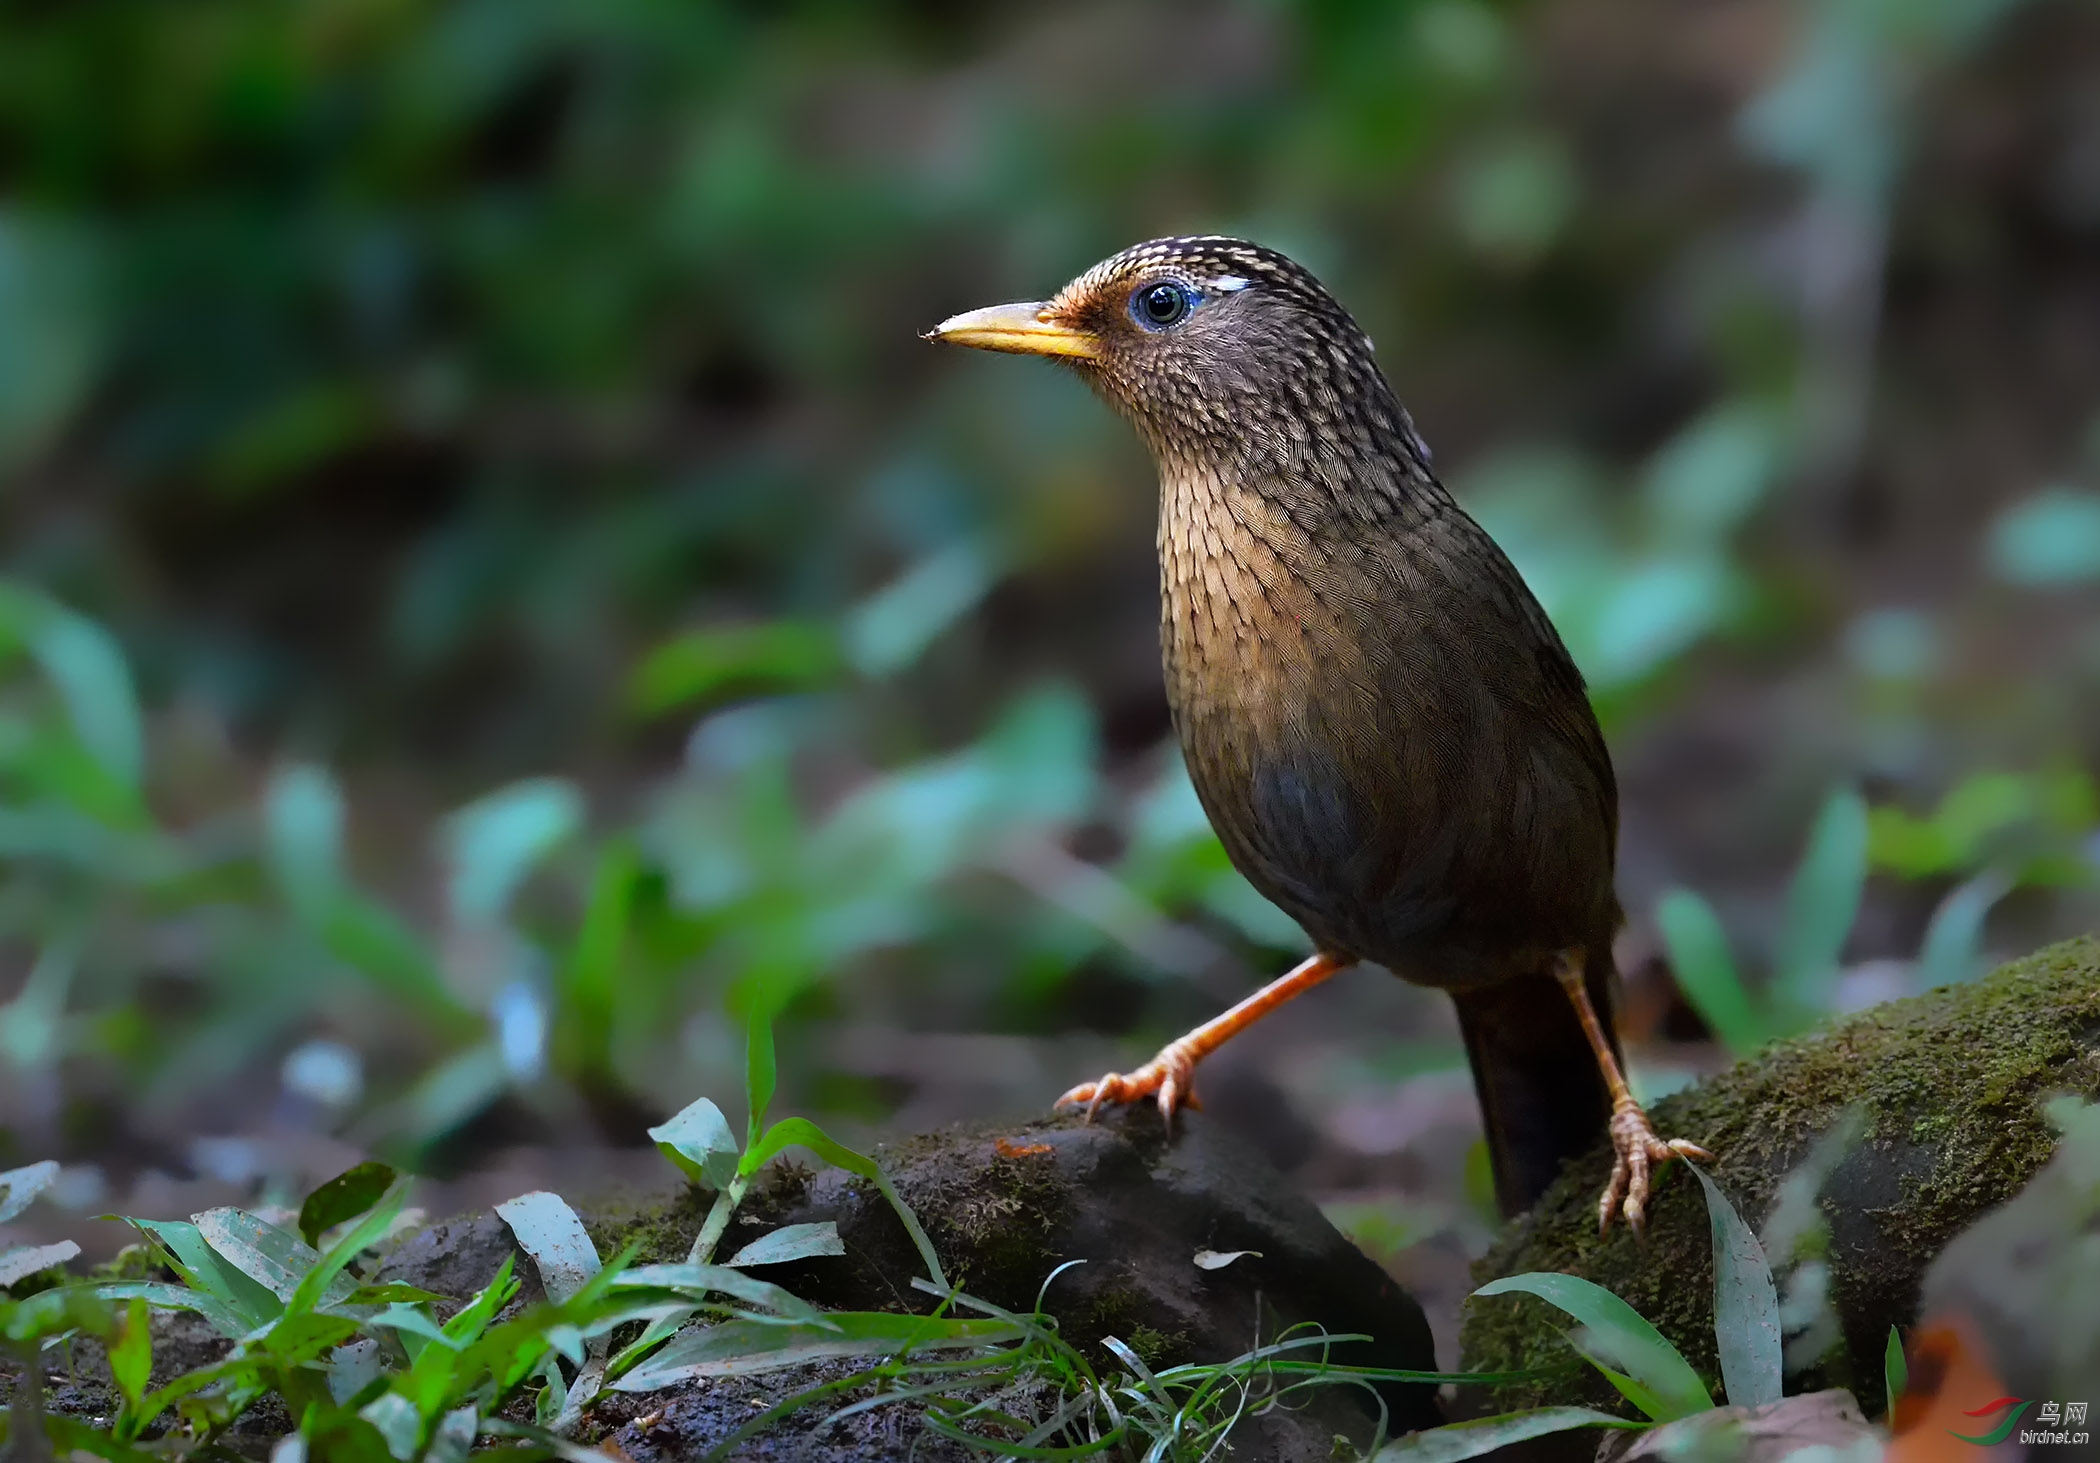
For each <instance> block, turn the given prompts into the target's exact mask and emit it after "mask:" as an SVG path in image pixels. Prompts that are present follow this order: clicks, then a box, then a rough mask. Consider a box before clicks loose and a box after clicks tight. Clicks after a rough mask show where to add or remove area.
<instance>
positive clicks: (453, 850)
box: [440, 777, 583, 925]
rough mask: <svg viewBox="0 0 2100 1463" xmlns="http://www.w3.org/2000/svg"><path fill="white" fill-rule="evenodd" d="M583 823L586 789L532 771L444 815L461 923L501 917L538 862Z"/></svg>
mask: <svg viewBox="0 0 2100 1463" xmlns="http://www.w3.org/2000/svg"><path fill="white" fill-rule="evenodd" d="M582 825H583V794H582V793H580V792H578V791H577V790H576V786H575V784H573V783H571V782H568V781H566V780H564V779H562V778H558V777H533V778H527V779H526V780H525V781H523V782H514V783H512V784H511V785H510V786H508V787H505V788H499V789H498V790H497V791H495V792H492V793H490V794H488V795H487V796H486V797H483V798H480V799H477V800H476V801H474V802H472V803H469V804H468V805H467V806H466V807H464V808H461V809H460V810H459V811H458V812H456V813H454V814H453V815H452V816H451V817H450V818H447V819H446V820H445V824H444V828H443V831H442V833H441V835H440V842H441V844H442V846H443V849H444V855H445V867H446V871H447V882H446V890H445V892H446V899H447V902H448V904H449V905H450V907H451V911H452V918H453V919H454V920H455V921H457V922H458V923H460V924H464V925H477V924H488V923H490V922H492V921H494V920H497V919H500V918H501V917H502V915H503V912H504V910H505V909H506V908H507V907H508V906H509V904H510V901H511V896H512V895H514V894H515V893H516V892H517V890H518V887H519V886H520V885H521V884H523V883H524V882H525V879H526V876H527V875H529V874H530V873H531V872H532V870H533V868H534V866H535V865H537V864H538V863H539V862H540V861H541V860H542V859H544V858H546V856H547V855H548V854H550V853H552V852H553V851H554V850H555V849H556V848H558V847H560V846H561V845H562V844H563V843H565V842H567V841H568V840H569V839H570V838H571V837H573V836H574V835H575V833H576V831H577V829H578V828H580V827H581V826H582Z"/></svg>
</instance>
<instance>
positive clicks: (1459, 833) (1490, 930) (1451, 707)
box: [1168, 653, 1610, 988]
mask: <svg viewBox="0 0 2100 1463" xmlns="http://www.w3.org/2000/svg"><path fill="white" fill-rule="evenodd" d="M1168 660H1169V700H1170V702H1171V704H1172V706H1173V709H1174V718H1175V727H1176V730H1177V732H1178V734H1179V736H1180V739H1181V744H1182V751H1183V755H1184V757H1185V759H1186V762H1187V765H1188V771H1189V777H1190V780H1191V782H1192V783H1193V784H1194V786H1195V789H1196V793H1197V796H1198V797H1199V798H1200V799H1201V801H1202V803H1203V806H1204V809H1205V811H1206V812H1207V813H1208V814H1209V815H1210V820H1211V824H1212V826H1213V827H1214V828H1215V829H1216V831H1217V833H1218V836H1219V839H1220V840H1221V841H1222V842H1223V844H1224V845H1225V849H1226V852H1227V854H1228V855H1229V856H1230V857H1231V859H1232V862H1233V864H1234V866H1235V867H1236V868H1238V869H1239V871H1240V872H1241V873H1242V874H1243V875H1245V876H1246V878H1247V879H1248V881H1249V882H1250V883H1252V884H1253V885H1254V887H1255V888H1256V889H1258V890H1259V891H1260V892H1261V893H1262V894H1263V895H1264V896H1265V897H1267V898H1268V899H1269V900H1270V901H1271V902H1273V903H1274V904H1276V905H1277V906H1278V907H1279V908H1281V909H1282V910H1283V911H1284V912H1285V913H1287V914H1289V915H1290V916H1291V917H1292V918H1293V919H1295V920H1297V921H1298V923H1299V924H1301V925H1302V926H1304V928H1305V931H1306V933H1307V934H1308V935H1309V936H1310V937H1311V939H1312V940H1313V942H1314V943H1315V945H1317V946H1318V947H1319V948H1321V949H1322V950H1325V951H1327V952H1329V953H1333V954H1342V955H1348V956H1352V957H1355V958H1359V959H1365V960H1371V961H1375V962H1377V963H1379V964H1383V965H1386V966H1388V967H1390V968H1392V969H1393V970H1394V971H1395V972H1396V973H1397V974H1400V975H1402V976H1403V977H1405V978H1407V979H1409V980H1411V981H1415V982H1417V983H1420V984H1425V985H1435V986H1440V987H1445V988H1457V987H1463V986H1469V985H1474V984H1485V983H1490V982H1493V981H1496V980H1501V979H1505V978H1507V977H1508V975H1509V974H1510V973H1511V970H1512V968H1513V966H1514V965H1516V964H1522V963H1529V962H1533V961H1538V962H1541V963H1542V962H1543V961H1544V960H1545V959H1546V958H1549V957H1550V954H1551V952H1552V950H1553V949H1556V948H1561V947H1564V946H1566V945H1568V944H1574V943H1580V942H1582V941H1584V940H1586V939H1588V938H1590V936H1591V934H1592V933H1593V928H1592V927H1593V926H1594V924H1595V922H1596V921H1595V916H1594V914H1593V913H1592V911H1594V910H1595V909H1596V908H1597V907H1598V895H1597V894H1596V892H1595V886H1596V885H1597V884H1598V882H1599V879H1600V877H1601V880H1602V886H1603V891H1604V892H1603V895H1602V898H1603V901H1604V903H1605V904H1606V905H1609V902H1610V893H1609V880H1610V874H1609V869H1608V860H1609V855H1608V853H1607V854H1606V855H1605V859H1606V864H1607V867H1606V868H1605V869H1604V870H1603V871H1602V873H1601V875H1600V873H1599V871H1597V870H1595V869H1592V868H1589V867H1588V865H1589V864H1590V863H1592V862H1594V860H1593V859H1591V858H1590V857H1588V856H1587V854H1586V845H1587V843H1588V842H1590V841H1593V840H1591V839H1589V838H1588V837H1587V835H1585V834H1584V833H1583V832H1582V830H1580V829H1568V830H1565V831H1564V832H1562V833H1560V834H1559V835H1558V836H1556V831H1555V830H1550V829H1541V828H1538V827H1520V826H1515V825H1516V824H1518V823H1519V822H1521V821H1522V820H1521V819H1519V818H1517V817H1516V816H1514V815H1513V811H1512V806H1511V802H1510V799H1509V797H1508V795H1507V784H1508V783H1510V781H1511V780H1512V774H1511V769H1510V767H1509V754H1510V751H1511V749H1510V748H1507V747H1504V746H1501V745H1498V744H1497V743H1496V742H1495V739H1494V735H1493V729H1492V728H1488V727H1483V726H1480V725H1477V724H1476V722H1475V719H1473V718H1470V717H1469V715H1468V712H1467V709H1466V707H1465V705H1464V703H1463V701H1462V700H1454V699H1453V698H1449V697H1437V696H1393V697H1389V698H1377V697H1367V696H1364V695H1360V694H1352V693H1351V692H1350V690H1349V689H1348V683H1347V681H1346V678H1342V677H1337V676H1336V674H1335V671H1336V667H1335V666H1334V665H1332V664H1326V665H1307V666H1292V665H1290V664H1289V663H1288V662H1284V661H1281V658H1280V657H1276V656H1274V655H1273V654H1264V655H1259V656H1256V657H1254V658H1252V660H1251V661H1250V659H1249V658H1248V657H1245V656H1240V657H1237V658H1235V660H1234V663H1233V664H1232V665H1231V666H1229V667H1210V666H1206V665H1204V664H1203V663H1202V662H1201V661H1195V662H1193V663H1192V658H1191V657H1189V656H1187V655H1186V654H1184V655H1183V656H1181V657H1180V658H1179V663H1178V664H1177V663H1176V661H1177V658H1176V657H1175V656H1174V655H1173V654H1171V653H1170V655H1169V657H1168ZM1338 683H1339V685H1340V690H1339V694H1338V692H1337V686H1338ZM1498 784H1501V785H1499V786H1498ZM1542 834H1544V835H1545V836H1546V837H1548V838H1550V839H1552V840H1553V841H1554V842H1556V843H1558V845H1559V847H1560V850H1561V853H1562V857H1560V858H1559V859H1553V858H1547V859H1544V860H1542V859H1540V858H1539V857H1537V855H1538V853H1539V852H1540V840H1541V835H1542ZM1606 918H1609V916H1606Z"/></svg>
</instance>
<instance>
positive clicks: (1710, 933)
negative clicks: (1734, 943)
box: [1655, 889, 1765, 1057]
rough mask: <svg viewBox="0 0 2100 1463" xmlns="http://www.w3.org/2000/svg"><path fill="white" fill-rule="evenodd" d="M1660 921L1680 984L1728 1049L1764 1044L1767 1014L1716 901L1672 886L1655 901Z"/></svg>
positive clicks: (1747, 1050) (1738, 1052)
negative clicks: (1756, 1001) (1742, 971)
mask: <svg viewBox="0 0 2100 1463" xmlns="http://www.w3.org/2000/svg"><path fill="white" fill-rule="evenodd" d="M1655 924H1656V928H1657V929H1658V930H1660V931H1661V933H1662V940H1663V948H1664V949H1665V950H1667V951H1668V952H1669V956H1670V969H1671V970H1672V971H1673V972H1675V974H1676V976H1677V985H1678V988H1679V989H1680V990H1682V991H1683V992H1684V995H1685V999H1686V1000H1688V1001H1690V1002H1691V1003H1692V1009H1693V1010H1695V1011H1697V1012H1698V1013H1699V1019H1701V1020H1702V1021H1704V1022H1705V1023H1706V1027H1707V1029H1708V1030H1709V1031H1711V1032H1713V1034H1714V1035H1715V1036H1716V1037H1718V1038H1720V1041H1721V1044H1722V1045H1723V1046H1725V1047H1727V1048H1728V1051H1729V1054H1730V1055H1732V1056H1735V1057H1747V1056H1749V1055H1750V1054H1751V1053H1753V1052H1755V1051H1756V1050H1757V1049H1758V1048H1759V1047H1760V1046H1762V1045H1764V1042H1765V1023H1764V1019H1763V1018H1762V1017H1761V1016H1760V1015H1759V1014H1758V1012H1757V1009H1756V1008H1755V1007H1754V1006H1753V1005H1752V1004H1751V1001H1750V993H1749V991H1747V990H1746V989H1744V987H1743V980H1742V977H1741V976H1740V975H1738V974H1737V973H1736V967H1735V960H1734V957H1732V956H1731V955H1730V954H1729V953H1728V934H1727V932H1726V931H1725V930H1723V929H1722V928H1721V918H1720V916H1719V915H1717V914H1715V913H1714V909H1713V906H1712V905H1711V904H1708V903H1707V902H1706V900H1705V899H1704V898H1702V897H1701V896H1700V895H1698V894H1695V893H1693V892H1692V891H1691V890H1689V889H1672V890H1671V891H1670V892H1669V893H1667V894H1665V895H1663V897H1662V899H1661V900H1660V901H1659V902H1658V903H1657V904H1656V906H1655Z"/></svg>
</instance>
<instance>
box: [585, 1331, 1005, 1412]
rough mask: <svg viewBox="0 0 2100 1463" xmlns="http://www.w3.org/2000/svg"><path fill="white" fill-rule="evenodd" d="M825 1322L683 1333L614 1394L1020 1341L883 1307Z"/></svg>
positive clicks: (616, 1385)
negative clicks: (844, 1360) (848, 1359)
mask: <svg viewBox="0 0 2100 1463" xmlns="http://www.w3.org/2000/svg"><path fill="white" fill-rule="evenodd" d="M825 1319H826V1320H827V1321H829V1322H830V1323H831V1326H830V1327H823V1328H820V1327H817V1326H763V1325H756V1324H753V1323H752V1322H749V1321H724V1322H723V1323H722V1324H720V1325H718V1326H703V1327H697V1328H694V1329H692V1330H687V1331H682V1332H680V1333H679V1334H678V1335H676V1336H674V1337H672V1338H671V1340H670V1341H669V1342H668V1343H666V1344H665V1345H664V1347H663V1349H662V1350H660V1351H658V1352H657V1353H656V1354H655V1355H654V1356H651V1357H649V1358H648V1359H647V1360H646V1361H644V1362H643V1363H642V1364H641V1365H640V1366H637V1367H636V1368H635V1369H634V1370H633V1371H631V1372H629V1373H628V1374H627V1375H626V1376H624V1377H621V1378H620V1379H619V1380H618V1381H616V1382H614V1383H613V1384H612V1385H613V1390H614V1391H616V1392H653V1391H655V1390H656V1389H657V1388H659V1387H667V1386H670V1385H671V1384H672V1383H674V1382H685V1381H692V1380H694V1379H696V1378H699V1377H734V1376H749V1375H751V1374H753V1373H755V1372H767V1371H777V1370H779V1369H780V1368H782V1367H791V1366H800V1365H802V1364H803V1363H804V1362H810V1361H820V1360H824V1359H827V1358H831V1357H841V1356H888V1355H892V1354H896V1353H900V1352H907V1351H918V1350H928V1349H931V1350H947V1349H952V1348H955V1347H959V1346H994V1345H997V1344H999V1343H1000V1342H1003V1341H1013V1340H1016V1339H1018V1338H1019V1336H1020V1334H1021V1333H1020V1332H1019V1331H1018V1330H1017V1329H1016V1328H1015V1327H1013V1326H1010V1325H1008V1324H1007V1323H1006V1322H1004V1321H968V1320H958V1319H952V1318H945V1317H936V1316H909V1315H894V1314H891V1313H890V1312H887V1311H834V1312H832V1313H831V1314H830V1315H828V1316H826V1317H825Z"/></svg>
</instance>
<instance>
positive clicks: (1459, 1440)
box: [1372, 1407, 1647, 1463]
mask: <svg viewBox="0 0 2100 1463" xmlns="http://www.w3.org/2000/svg"><path fill="white" fill-rule="evenodd" d="M1646 1426H1647V1424H1646V1423H1639V1422H1629V1421H1628V1420H1627V1419H1625V1418H1623V1417H1613V1416H1612V1415H1611V1414H1610V1413H1608V1412H1593V1411H1591V1410H1590V1409H1589V1408H1587V1407H1539V1408H1534V1409H1532V1410H1531V1411H1529V1412H1504V1413H1501V1414H1499V1415H1498V1416H1495V1417H1480V1418H1475V1419H1474V1420H1473V1421H1471V1422H1453V1423H1446V1424H1445V1425H1444V1426H1443V1427H1431V1428H1424V1429H1423V1430H1422V1431H1420V1432H1414V1433H1409V1434H1408V1435H1407V1436H1406V1437H1404V1438H1401V1439H1400V1440H1399V1441H1397V1442H1392V1443H1387V1444H1386V1445H1385V1446H1384V1447H1383V1448H1380V1449H1379V1450H1378V1453H1377V1455H1376V1456H1375V1457H1374V1458H1373V1460H1372V1463H1459V1460H1460V1459H1464V1458H1478V1457H1479V1456H1480V1455H1481V1454H1483V1453H1492V1452H1494V1451H1495V1450H1496V1449H1497V1448H1504V1447H1508V1446H1509V1445H1510V1444H1511V1443H1521V1442H1523V1441H1524V1440H1525V1439H1526V1438H1542V1437H1545V1436H1547V1435H1548V1434H1549V1433H1564V1432H1568V1431H1570V1430H1571V1429H1574V1428H1579V1427H1610V1428H1624V1429H1629V1430H1635V1431H1638V1430H1640V1429H1643V1428H1645V1427H1646Z"/></svg>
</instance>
